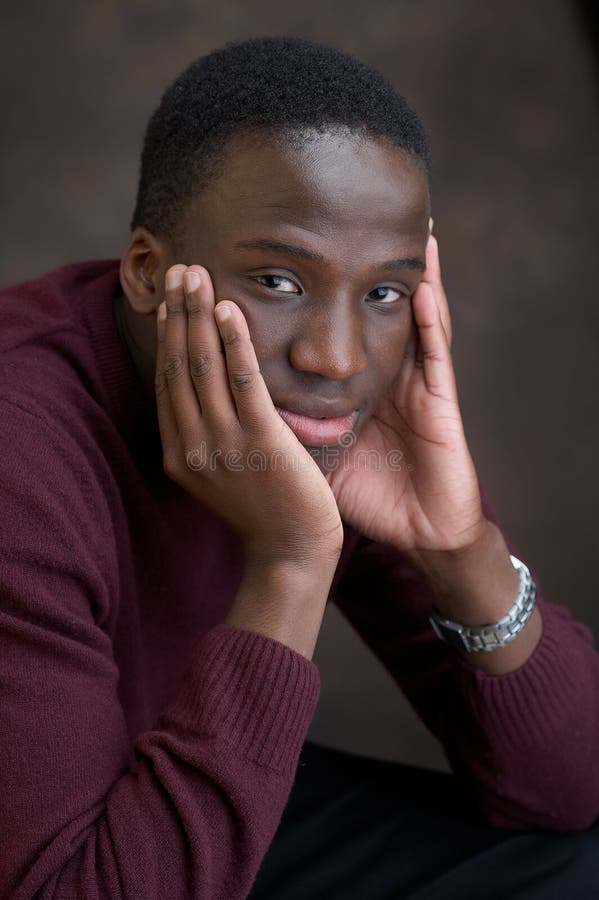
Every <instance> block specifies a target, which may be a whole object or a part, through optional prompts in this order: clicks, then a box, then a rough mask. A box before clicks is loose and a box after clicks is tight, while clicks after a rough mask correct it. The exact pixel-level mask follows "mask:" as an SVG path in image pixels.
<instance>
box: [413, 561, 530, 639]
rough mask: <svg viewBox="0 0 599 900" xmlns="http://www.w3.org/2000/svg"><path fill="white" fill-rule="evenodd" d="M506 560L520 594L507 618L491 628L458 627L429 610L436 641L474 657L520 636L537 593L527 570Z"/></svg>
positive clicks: (488, 626)
mask: <svg viewBox="0 0 599 900" xmlns="http://www.w3.org/2000/svg"><path fill="white" fill-rule="evenodd" d="M510 560H511V562H512V565H513V567H514V568H515V569H517V570H518V571H519V573H520V592H519V594H518V598H517V600H516V602H515V603H514V605H513V606H512V608H511V609H510V611H509V612H508V613H507V615H505V616H504V617H503V618H502V619H500V620H499V622H495V624H493V625H477V626H471V625H460V624H459V623H458V622H452V621H451V619H445V618H444V617H443V616H441V615H439V613H438V612H437V611H436V610H435V609H434V607H433V612H432V615H430V616H429V621H430V623H431V625H432V626H433V629H434V631H435V633H436V634H437V636H438V637H440V638H441V639H442V640H443V641H445V642H446V643H447V644H450V645H451V646H452V647H454V648H455V649H457V650H466V651H467V652H468V653H476V652H477V651H479V650H487V651H491V650H496V649H497V648H498V647H505V645H506V644H509V642H510V641H513V640H514V638H515V637H516V636H517V635H518V634H520V632H521V631H522V629H523V628H524V626H525V625H526V623H527V622H528V620H529V619H530V617H531V615H532V612H533V610H534V608H535V604H536V601H537V591H536V586H535V583H534V581H533V578H532V576H531V574H530V571H529V570H528V567H527V566H526V565H525V564H524V563H523V562H522V561H521V560H520V559H517V557H515V556H512V555H511V554H510Z"/></svg>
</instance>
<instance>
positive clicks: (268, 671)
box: [160, 624, 320, 775]
mask: <svg viewBox="0 0 599 900" xmlns="http://www.w3.org/2000/svg"><path fill="white" fill-rule="evenodd" d="M319 692H320V674H319V671H318V668H317V666H316V664H315V663H313V662H312V661H311V660H309V659H307V658H306V657H305V656H302V655H301V654H300V653H297V652H296V651H295V650H292V649H291V648H290V647H287V645H286V644H282V643H281V642H280V641H277V640H275V639H274V638H270V637H266V636H264V635H262V634H259V633H257V632H254V631H247V630H245V629H242V628H238V627H237V626H234V625H227V624H220V625H216V626H215V627H214V628H212V629H210V631H208V632H206V633H205V634H204V635H202V637H201V638H200V640H199V641H198V642H197V643H196V645H195V647H194V651H193V654H192V661H191V663H190V665H189V666H188V668H187V669H186V671H185V674H184V676H183V683H182V687H181V690H180V692H179V694H178V697H177V700H176V701H175V702H174V703H173V704H172V705H171V706H170V707H169V709H168V710H167V711H166V712H164V713H163V714H162V715H161V716H160V719H161V720H162V721H163V722H172V723H173V724H175V725H177V726H178V727H180V728H183V729H185V730H187V731H190V732H192V733H197V734H198V736H202V737H204V738H206V737H211V738H216V739H218V740H219V741H223V742H225V743H226V744H227V745H228V746H229V747H231V748H233V749H234V750H235V752H236V753H238V754H239V756H241V757H244V758H246V759H251V760H253V761H255V762H256V763H258V764H259V765H261V766H266V767H268V768H271V769H273V770H275V771H276V772H278V773H280V774H282V775H283V774H289V773H290V772H294V771H295V769H296V767H297V761H298V758H299V752H300V749H301V746H302V744H303V742H304V740H305V738H306V734H307V731H308V728H309V726H310V722H311V721H312V718H313V716H314V712H315V709H316V704H317V702H318V696H319Z"/></svg>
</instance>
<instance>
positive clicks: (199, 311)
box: [183, 266, 237, 425]
mask: <svg viewBox="0 0 599 900" xmlns="http://www.w3.org/2000/svg"><path fill="white" fill-rule="evenodd" d="M183 287H184V292H185V301H186V304H187V353H188V359H189V371H190V375H191V380H192V382H193V385H194V387H195V392H196V395H197V397H198V400H199V403H200V409H201V411H202V416H203V418H204V420H205V421H206V423H211V424H213V425H225V424H226V422H227V419H228V418H229V419H230V417H231V416H232V415H235V416H236V415H237V412H236V409H235V404H234V402H233V401H232V398H231V391H230V389H229V377H228V373H227V364H226V361H225V357H224V354H223V348H222V343H221V339H220V334H219V330H218V326H217V324H216V320H215V318H214V288H213V285H212V279H211V278H210V274H209V272H208V270H207V269H205V268H204V267H203V266H190V267H189V268H188V270H187V272H185V274H184V276H183Z"/></svg>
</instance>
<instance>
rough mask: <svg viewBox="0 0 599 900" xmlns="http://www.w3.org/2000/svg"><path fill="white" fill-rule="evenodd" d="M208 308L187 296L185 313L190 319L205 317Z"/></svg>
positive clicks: (207, 315)
mask: <svg viewBox="0 0 599 900" xmlns="http://www.w3.org/2000/svg"><path fill="white" fill-rule="evenodd" d="M209 314H210V310H209V309H208V308H207V307H206V306H204V305H203V304H202V303H200V302H199V301H198V300H197V299H195V298H193V299H191V298H188V301H187V315H188V316H189V318H190V319H207V318H208V317H209Z"/></svg>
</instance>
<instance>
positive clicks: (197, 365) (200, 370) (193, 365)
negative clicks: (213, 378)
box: [189, 353, 212, 379]
mask: <svg viewBox="0 0 599 900" xmlns="http://www.w3.org/2000/svg"><path fill="white" fill-rule="evenodd" d="M211 368H212V366H211V364H210V357H209V356H208V354H207V353H196V354H194V355H192V356H190V358H189V370H190V372H191V375H192V378H197V379H205V378H206V376H207V375H208V373H209V372H210V370H211Z"/></svg>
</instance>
